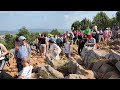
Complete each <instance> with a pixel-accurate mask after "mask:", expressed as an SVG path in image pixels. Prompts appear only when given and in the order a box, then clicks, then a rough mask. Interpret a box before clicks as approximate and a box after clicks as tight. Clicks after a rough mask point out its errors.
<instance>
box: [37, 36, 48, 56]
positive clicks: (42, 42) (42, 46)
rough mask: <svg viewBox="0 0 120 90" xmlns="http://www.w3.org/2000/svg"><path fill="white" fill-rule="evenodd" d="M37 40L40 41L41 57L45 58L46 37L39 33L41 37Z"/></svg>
mask: <svg viewBox="0 0 120 90" xmlns="http://www.w3.org/2000/svg"><path fill="white" fill-rule="evenodd" d="M39 41H40V51H41V57H42V58H45V55H46V44H47V40H46V38H45V37H44V35H43V34H41V38H40V39H39Z"/></svg>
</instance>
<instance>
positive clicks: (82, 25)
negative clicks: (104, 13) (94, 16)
mask: <svg viewBox="0 0 120 90" xmlns="http://www.w3.org/2000/svg"><path fill="white" fill-rule="evenodd" d="M80 24H81V30H85V29H86V26H87V25H89V26H90V28H91V27H92V22H91V21H90V20H89V19H87V18H84V19H83V20H82V21H81V22H80Z"/></svg>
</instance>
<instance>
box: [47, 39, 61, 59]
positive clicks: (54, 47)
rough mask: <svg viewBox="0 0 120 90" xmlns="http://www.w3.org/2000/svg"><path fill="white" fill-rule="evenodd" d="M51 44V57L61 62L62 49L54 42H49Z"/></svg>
mask: <svg viewBox="0 0 120 90" xmlns="http://www.w3.org/2000/svg"><path fill="white" fill-rule="evenodd" d="M49 43H50V56H51V57H52V58H54V59H55V60H59V59H60V56H59V54H60V53H61V48H60V47H59V46H58V45H57V44H55V43H54V41H53V40H49Z"/></svg>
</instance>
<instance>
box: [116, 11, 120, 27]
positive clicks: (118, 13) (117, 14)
mask: <svg viewBox="0 0 120 90" xmlns="http://www.w3.org/2000/svg"><path fill="white" fill-rule="evenodd" d="M116 20H117V22H118V23H117V24H118V25H119V26H120V11H117V12H116Z"/></svg>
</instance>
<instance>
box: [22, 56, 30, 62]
mask: <svg viewBox="0 0 120 90" xmlns="http://www.w3.org/2000/svg"><path fill="white" fill-rule="evenodd" d="M22 61H25V62H27V63H30V58H29V57H23V58H22Z"/></svg>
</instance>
